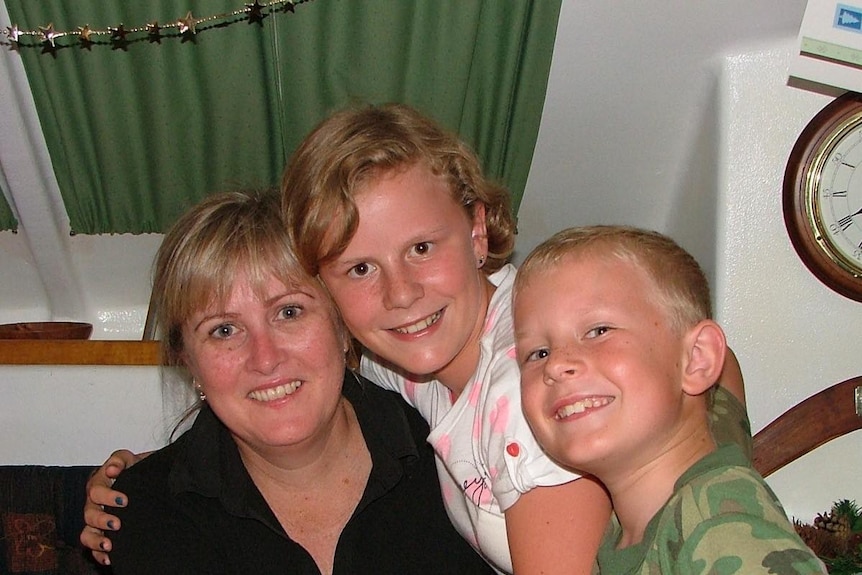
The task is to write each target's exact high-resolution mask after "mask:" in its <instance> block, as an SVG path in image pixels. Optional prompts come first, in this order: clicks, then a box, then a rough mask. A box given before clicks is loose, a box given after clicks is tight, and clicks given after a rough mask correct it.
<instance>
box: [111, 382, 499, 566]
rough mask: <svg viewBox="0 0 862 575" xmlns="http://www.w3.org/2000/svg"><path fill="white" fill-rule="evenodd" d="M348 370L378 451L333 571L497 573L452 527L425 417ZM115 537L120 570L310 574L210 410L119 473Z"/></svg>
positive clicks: (307, 561) (349, 388) (352, 393)
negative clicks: (122, 500)
mask: <svg viewBox="0 0 862 575" xmlns="http://www.w3.org/2000/svg"><path fill="white" fill-rule="evenodd" d="M357 378H358V376H354V375H353V374H352V373H350V372H347V373H346V374H345V378H344V388H343V391H342V393H343V395H344V396H345V397H346V398H347V400H348V401H350V403H351V404H352V405H353V408H354V410H355V411H356V416H357V418H358V420H359V424H360V427H361V428H362V433H363V436H364V437H365V443H366V445H367V446H368V451H369V452H370V453H371V460H372V470H371V475H370V477H369V478H368V484H367V485H366V488H365V492H364V493H363V495H362V499H361V500H360V502H359V505H358V506H357V508H356V510H355V511H354V513H353V516H352V517H351V518H350V521H349V522H348V523H347V525H346V526H345V528H344V530H343V532H342V534H341V538H340V539H339V541H338V546H337V548H336V551H335V566H334V573H335V574H345V575H347V574H351V575H355V574H364V573H367V574H372V573H373V574H375V575H380V574H388V573H393V574H395V573H405V574H411V573H416V574H425V573H427V574H429V575H430V574H432V573H433V574H435V575H436V574H440V573H456V574H470V573H483V574H490V573H493V571H492V570H491V568H490V567H488V565H487V564H486V563H485V562H484V561H483V560H482V559H481V558H480V557H479V556H478V555H477V554H476V553H475V552H474V551H473V550H472V549H471V548H470V546H469V545H468V544H467V543H466V542H465V541H464V540H463V539H462V538H461V537H460V536H459V535H458V534H457V533H456V531H455V529H454V528H453V527H452V524H451V523H450V521H449V519H448V517H447V515H446V511H445V509H444V507H443V499H442V496H441V493H440V486H439V484H438V482H437V472H436V469H435V464H434V452H433V450H432V449H431V447H430V446H429V445H428V443H426V441H425V439H426V437H427V435H428V425H427V423H426V422H425V421H424V420H423V419H422V417H421V416H420V415H419V414H418V413H417V412H416V411H415V410H413V409H412V408H411V407H409V406H408V405H407V404H406V403H404V401H403V400H402V399H401V398H400V397H399V396H397V395H396V394H394V393H391V392H388V391H384V390H382V389H380V388H378V387H377V386H376V385H374V384H372V383H370V382H368V381H367V380H364V379H362V378H358V379H357ZM115 488H116V489H118V490H119V491H122V492H124V493H126V494H127V495H128V497H129V506H128V507H127V508H125V509H114V510H112V511H114V512H115V513H116V515H117V516H118V517H120V519H121V520H122V529H120V531H117V532H113V533H108V535H109V536H110V537H111V540H112V543H113V551H112V552H111V562H112V563H113V565H114V572H115V573H116V574H117V575H124V574H127V573H148V574H149V573H208V574H219V573H225V574H226V573H237V574H240V573H241V574H243V575H245V574H248V573H278V574H297V575H299V574H302V575H306V574H309V575H311V574H314V575H317V574H319V573H320V571H319V570H318V569H317V566H316V565H315V563H314V561H313V560H312V558H311V556H310V555H309V554H308V553H307V552H306V551H305V549H303V548H302V547H301V546H300V545H299V544H297V543H295V542H294V541H292V540H291V539H290V538H289V537H288V536H287V534H286V533H285V531H284V529H282V527H281V525H280V524H279V522H278V520H277V519H276V517H275V515H274V514H273V513H272V511H271V510H270V509H269V507H268V506H267V504H266V502H265V501H264V499H263V496H262V495H261V494H260V492H259V491H258V490H257V487H256V486H255V485H254V483H253V482H252V480H251V477H250V476H249V475H248V472H247V471H246V469H245V467H244V465H243V464H242V461H241V459H240V455H239V451H238V450H237V447H236V444H235V443H234V441H233V438H232V437H231V436H230V433H229V432H228V430H227V428H225V426H224V425H222V423H221V422H220V421H219V420H218V419H217V418H216V417H215V415H214V414H213V412H212V411H211V410H210V409H209V407H207V406H204V408H203V409H202V410H201V412H200V413H199V414H198V416H197V419H196V420H195V423H194V425H193V426H192V428H191V429H189V430H188V431H187V432H186V433H184V434H183V435H182V436H181V437H180V438H179V439H178V440H177V441H176V442H175V443H173V444H171V445H169V446H167V447H165V448H163V449H160V450H159V451H157V452H155V453H154V454H152V455H151V456H149V457H147V458H146V459H145V460H144V461H142V462H140V463H138V464H137V465H135V466H134V467H132V468H130V469H128V470H127V471H125V472H123V474H122V475H121V476H120V477H119V478H118V479H117V482H116V485H115Z"/></svg>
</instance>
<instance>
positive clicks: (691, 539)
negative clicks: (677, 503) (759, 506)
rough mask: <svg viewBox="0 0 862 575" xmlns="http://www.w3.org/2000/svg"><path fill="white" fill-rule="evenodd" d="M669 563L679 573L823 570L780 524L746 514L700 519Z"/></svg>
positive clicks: (803, 573) (789, 574) (792, 574)
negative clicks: (701, 520)
mask: <svg viewBox="0 0 862 575" xmlns="http://www.w3.org/2000/svg"><path fill="white" fill-rule="evenodd" d="M670 563H671V564H673V566H674V567H673V573H678V574H679V575H695V574H697V575H706V574H707V573H738V574H740V575H741V574H743V573H744V574H758V573H762V574H763V575H767V574H774V573H780V574H782V575H808V574H824V573H826V569H825V567H824V565H823V563H822V562H821V561H820V560H819V559H818V558H817V557H816V556H815V555H814V553H813V552H812V551H811V550H810V549H808V547H806V546H805V544H804V543H802V541H801V540H799V539H798V538H797V537H795V534H793V533H788V531H787V530H786V529H784V528H783V525H782V524H779V523H775V522H773V521H769V520H766V519H764V518H762V517H756V516H754V515H750V514H747V513H730V514H722V515H719V516H716V517H712V518H710V519H708V520H706V521H703V522H701V523H700V524H698V526H697V528H696V529H694V531H692V533H691V534H690V535H689V536H688V537H687V538H686V539H685V541H684V542H683V544H682V546H681V548H680V551H679V555H678V556H677V557H676V558H675V559H674V560H672V561H671V562H670ZM662 572H663V573H664V572H665V571H662Z"/></svg>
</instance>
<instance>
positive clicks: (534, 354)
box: [527, 347, 551, 361]
mask: <svg viewBox="0 0 862 575" xmlns="http://www.w3.org/2000/svg"><path fill="white" fill-rule="evenodd" d="M550 354H551V352H550V351H548V348H545V347H543V348H541V349H537V350H535V351H531V352H530V353H529V354H528V355H527V361H539V360H542V359H545V358H546V357H548V356H549V355H550Z"/></svg>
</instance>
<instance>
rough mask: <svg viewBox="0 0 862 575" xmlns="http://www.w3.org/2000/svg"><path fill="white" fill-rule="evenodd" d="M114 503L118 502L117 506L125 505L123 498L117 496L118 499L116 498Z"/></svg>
mask: <svg viewBox="0 0 862 575" xmlns="http://www.w3.org/2000/svg"><path fill="white" fill-rule="evenodd" d="M114 503H116V504H117V507H122V506H123V498H122V497H117V498H116V499H114Z"/></svg>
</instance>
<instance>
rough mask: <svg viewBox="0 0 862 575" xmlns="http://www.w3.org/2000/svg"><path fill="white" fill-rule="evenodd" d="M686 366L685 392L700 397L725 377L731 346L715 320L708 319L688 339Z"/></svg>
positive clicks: (694, 329) (687, 335) (689, 333)
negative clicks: (725, 363) (725, 360)
mask: <svg viewBox="0 0 862 575" xmlns="http://www.w3.org/2000/svg"><path fill="white" fill-rule="evenodd" d="M684 341H685V346H686V347H685V360H684V361H685V365H684V366H683V367H684V371H683V384H682V390H683V391H684V392H685V393H686V394H688V395H700V394H701V393H703V392H705V391H707V390H708V389H709V388H710V387H712V386H713V385H714V384H715V382H717V381H718V378H719V377H720V376H721V370H722V369H723V367H724V356H725V354H726V352H727V342H726V340H725V337H724V331H723V330H722V329H721V327H720V326H719V325H718V324H717V323H715V322H714V321H712V320H711V319H705V320H703V321H701V322H699V323H698V324H697V325H696V326H694V327H693V328H691V329H690V330H689V331H688V332H687V334H686V335H685V339H684Z"/></svg>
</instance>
